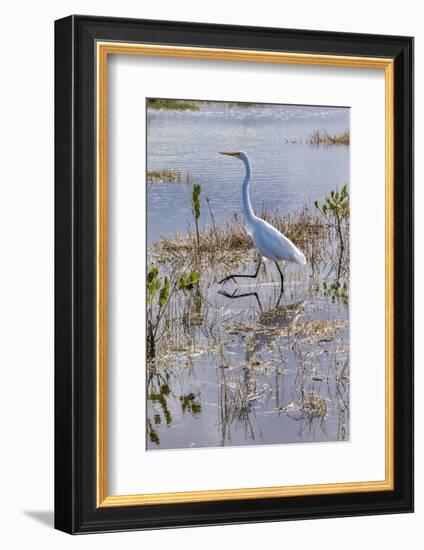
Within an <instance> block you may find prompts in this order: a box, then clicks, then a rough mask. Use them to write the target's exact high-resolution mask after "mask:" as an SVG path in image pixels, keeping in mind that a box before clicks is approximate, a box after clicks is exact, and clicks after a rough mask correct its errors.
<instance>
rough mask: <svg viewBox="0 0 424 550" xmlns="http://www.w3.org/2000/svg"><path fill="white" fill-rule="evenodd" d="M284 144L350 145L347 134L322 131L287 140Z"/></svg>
mask: <svg viewBox="0 0 424 550" xmlns="http://www.w3.org/2000/svg"><path fill="white" fill-rule="evenodd" d="M286 143H291V144H293V145H303V144H307V145H315V146H319V145H345V146H347V145H350V134H349V132H343V133H341V134H329V133H328V132H325V131H322V130H314V131H313V132H312V134H311V135H309V136H306V137H300V138H294V137H293V138H287V140H286Z"/></svg>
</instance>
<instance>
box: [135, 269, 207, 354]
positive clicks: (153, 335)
mask: <svg viewBox="0 0 424 550" xmlns="http://www.w3.org/2000/svg"><path fill="white" fill-rule="evenodd" d="M199 280H200V275H199V273H198V272H197V271H190V272H189V273H182V274H177V275H174V277H173V282H172V283H171V277H170V276H169V275H167V274H165V275H164V277H163V278H161V277H160V276H159V269H158V267H157V266H156V265H152V267H151V268H150V271H149V272H148V274H147V289H146V290H147V357H148V359H153V358H154V357H155V356H156V342H157V341H158V339H159V335H158V330H159V326H160V322H161V320H162V318H163V315H164V313H165V311H166V309H167V308H168V306H169V302H170V300H171V297H172V295H173V294H174V292H175V291H179V290H185V291H186V290H191V289H193V288H194V286H195V285H197V284H198V283H199Z"/></svg>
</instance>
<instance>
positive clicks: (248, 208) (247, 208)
mask: <svg viewBox="0 0 424 550" xmlns="http://www.w3.org/2000/svg"><path fill="white" fill-rule="evenodd" d="M243 162H244V164H245V166H246V176H245V178H244V182H243V190H242V198H243V212H244V216H245V218H246V221H247V223H252V221H253V219H254V217H255V214H254V213H253V209H252V205H251V204H250V197H249V183H250V176H251V173H252V169H251V167H250V162H249V159H247V158H246V159H243Z"/></svg>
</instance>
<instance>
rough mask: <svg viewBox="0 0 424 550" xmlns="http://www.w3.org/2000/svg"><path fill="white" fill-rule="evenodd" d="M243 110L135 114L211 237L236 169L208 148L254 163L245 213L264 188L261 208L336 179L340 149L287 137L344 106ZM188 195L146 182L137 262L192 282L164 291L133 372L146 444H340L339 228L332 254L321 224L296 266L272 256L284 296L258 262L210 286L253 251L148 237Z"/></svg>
mask: <svg viewBox="0 0 424 550" xmlns="http://www.w3.org/2000/svg"><path fill="white" fill-rule="evenodd" d="M243 109H244V110H243V111H242V112H240V109H238V108H231V109H230V108H227V107H226V106H225V105H221V106H213V105H212V106H210V107H208V108H207V109H206V110H205V111H204V112H202V111H200V112H190V113H186V114H185V115H184V114H183V113H171V112H155V113H150V114H149V130H148V153H149V157H148V162H149V168H151V169H158V170H162V169H178V170H180V171H181V172H182V173H183V174H184V173H188V172H189V173H190V174H192V177H193V181H196V182H199V183H200V184H201V185H202V195H201V197H202V200H203V199H204V197H205V196H206V195H208V199H209V200H208V201H207V203H203V202H202V210H201V212H202V215H201V217H200V230H201V232H205V230H206V229H207V228H208V225H209V224H213V231H212V233H211V235H212V238H213V239H216V241H218V240H219V238H221V237H219V235H217V232H218V231H219V228H220V227H221V226H222V224H224V223H227V222H230V221H231V220H234V216H235V215H236V214H237V213H238V212H240V173H239V172H238V171H237V170H236V169H233V171H232V172H231V171H229V170H231V169H232V168H230V167H229V166H228V165H227V164H225V168H224V165H223V164H220V162H219V161H217V159H216V157H215V151H218V150H221V149H229V150H231V149H234V148H236V149H244V150H246V151H247V152H249V153H250V154H251V156H252V159H255V176H254V177H255V178H256V182H255V181H254V182H252V195H253V197H252V198H253V201H252V202H254V205H255V204H256V208H257V209H258V210H260V209H261V208H262V203H263V197H265V196H266V197H268V198H269V199H268V202H267V204H265V205H264V208H265V209H267V210H268V211H269V212H274V211H276V210H280V211H281V212H282V213H283V214H284V213H285V212H289V211H290V212H292V211H294V210H296V209H297V208H299V207H302V206H303V205H304V204H305V203H308V201H309V202H311V203H313V200H314V199H316V198H322V197H323V195H325V193H327V192H329V190H331V189H333V188H336V187H337V185H341V183H343V182H348V148H346V147H345V148H340V147H328V148H321V147H319V148H316V147H315V148H311V147H309V146H300V145H295V144H293V143H290V141H289V138H290V137H291V136H294V137H299V133H300V134H301V135H307V134H308V133H310V130H311V129H312V130H313V129H315V128H317V127H322V125H325V126H324V127H325V128H326V129H328V131H329V132H336V131H339V130H340V131H344V130H346V128H348V119H347V115H346V112H347V111H346V110H343V109H328V110H326V109H324V108H317V109H310V110H309V111H308V109H307V108H302V107H296V110H297V111H296V113H297V118H296V116H294V114H293V113H294V111H290V109H289V108H288V107H284V108H283V107H280V111H279V113H277V114H276V111H275V109H274V110H273V109H263V108H262V109H260V108H258V107H257V106H253V107H252V108H251V112H249V108H248V107H244V108H243ZM255 110H256V111H255ZM255 113H256V114H255ZM320 113H321V115H320ZM283 123H284V124H283ZM235 145H236V147H235ZM256 159H258V160H256ZM182 181H185V180H184V177H183V178H182ZM189 192H190V187H187V186H186V184H184V183H181V184H162V183H156V184H151V185H149V186H148V191H147V195H148V235H147V237H148V243H149V246H150V248H149V251H148V262H149V265H150V264H152V263H155V264H156V265H158V266H159V272H160V277H161V280H163V278H164V277H165V275H168V276H169V277H170V280H171V286H172V284H173V283H174V282H177V281H178V274H179V273H182V272H186V271H190V270H193V269H195V270H196V271H198V272H199V276H200V280H199V284H196V285H191V288H190V286H188V287H186V288H185V289H184V290H181V291H179V292H177V291H176V292H174V293H173V294H172V297H171V299H170V301H169V305H168V307H167V309H166V312H165V313H163V315H162V316H161V326H160V330H159V332H158V341H157V346H156V348H157V353H156V356H155V357H154V358H152V359H151V360H150V361H149V363H148V372H147V438H146V441H147V448H148V449H171V448H188V447H213V446H215V447H216V446H228V445H247V444H248V445H260V444H277V443H301V442H312V441H344V440H348V439H349V412H350V411H349V327H348V320H349V249H348V238H347V240H346V247H345V249H344V250H343V253H342V254H340V249H339V247H338V245H337V236H336V235H335V234H334V232H331V230H329V231H325V232H323V233H322V234H321V227H319V226H318V225H311V224H309V226H308V227H309V233H307V239H308V247H307V251H305V253H306V255H307V258H308V263H307V266H306V268H305V269H302V268H299V267H298V266H295V265H289V264H287V265H284V264H283V265H282V268H283V270H284V279H285V288H284V294H282V293H281V292H280V277H279V274H278V272H277V270H276V268H275V266H274V265H272V264H265V266H262V267H261V269H260V271H259V272H258V274H257V278H256V279H243V278H242V279H238V280H236V281H228V282H227V283H226V284H225V285H220V284H219V283H218V281H220V280H221V279H222V278H223V277H224V276H225V275H228V273H234V272H236V273H239V274H242V275H246V274H251V273H252V272H254V269H255V268H254V266H255V265H256V262H257V258H256V256H255V252H254V251H253V249H251V248H250V249H249V248H248V249H247V250H245V249H243V253H242V254H239V255H234V257H229V258H228V257H227V256H228V255H227V251H226V250H221V248H222V247H220V246H218V247H216V243H215V247H216V248H218V252H219V253H215V252H213V251H212V248H210V247H208V246H209V245H208V242H206V245H208V246H206V245H205V247H204V249H202V251H201V252H199V251H198V250H197V252H196V253H195V254H194V256H193V254H192V253H191V252H192V251H191V249H187V248H184V247H182V246H180V247H179V246H175V247H174V248H173V249H172V253H171V252H169V249H168V251H167V252H164V249H163V248H155V246H154V245H155V244H156V243H157V242H158V239H159V236H160V235H168V236H170V235H171V237H173V236H175V234H176V233H177V232H180V233H185V232H186V231H187V228H189V227H192V225H193V223H192V219H193V217H192V216H193V215H192V211H191V206H190V198H189ZM218 205H219V206H218ZM211 227H212V225H211ZM345 230H346V235H348V226H346V228H345ZM214 234H215V236H214ZM230 269H231V270H230Z"/></svg>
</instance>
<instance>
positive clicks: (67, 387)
mask: <svg viewBox="0 0 424 550" xmlns="http://www.w3.org/2000/svg"><path fill="white" fill-rule="evenodd" d="M54 34H55V55H54V58H55V60H54V66H55V80H54V103H55V108H54V118H55V122H54V131H55V151H54V159H55V168H54V194H55V198H54V204H55V222H54V224H55V251H54V253H55V310H54V315H55V359H54V360H55V368H54V388H55V406H54V412H55V419H54V435H55V443H54V454H55V472H54V508H55V514H54V526H55V528H56V529H59V530H61V531H65V532H67V533H71V534H72V533H75V531H76V510H77V506H76V499H75V487H76V485H75V460H76V456H75V445H74V435H75V432H74V409H75V405H76V402H75V396H74V350H73V330H74V327H73V309H74V293H73V285H74V280H73V271H74V269H73V253H74V250H73V247H74V243H73V225H74V224H73V218H74V204H73V202H74V201H73V188H74V74H75V73H74V18H73V16H70V17H66V18H64V19H60V20H58V21H56V22H55V27H54Z"/></svg>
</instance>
